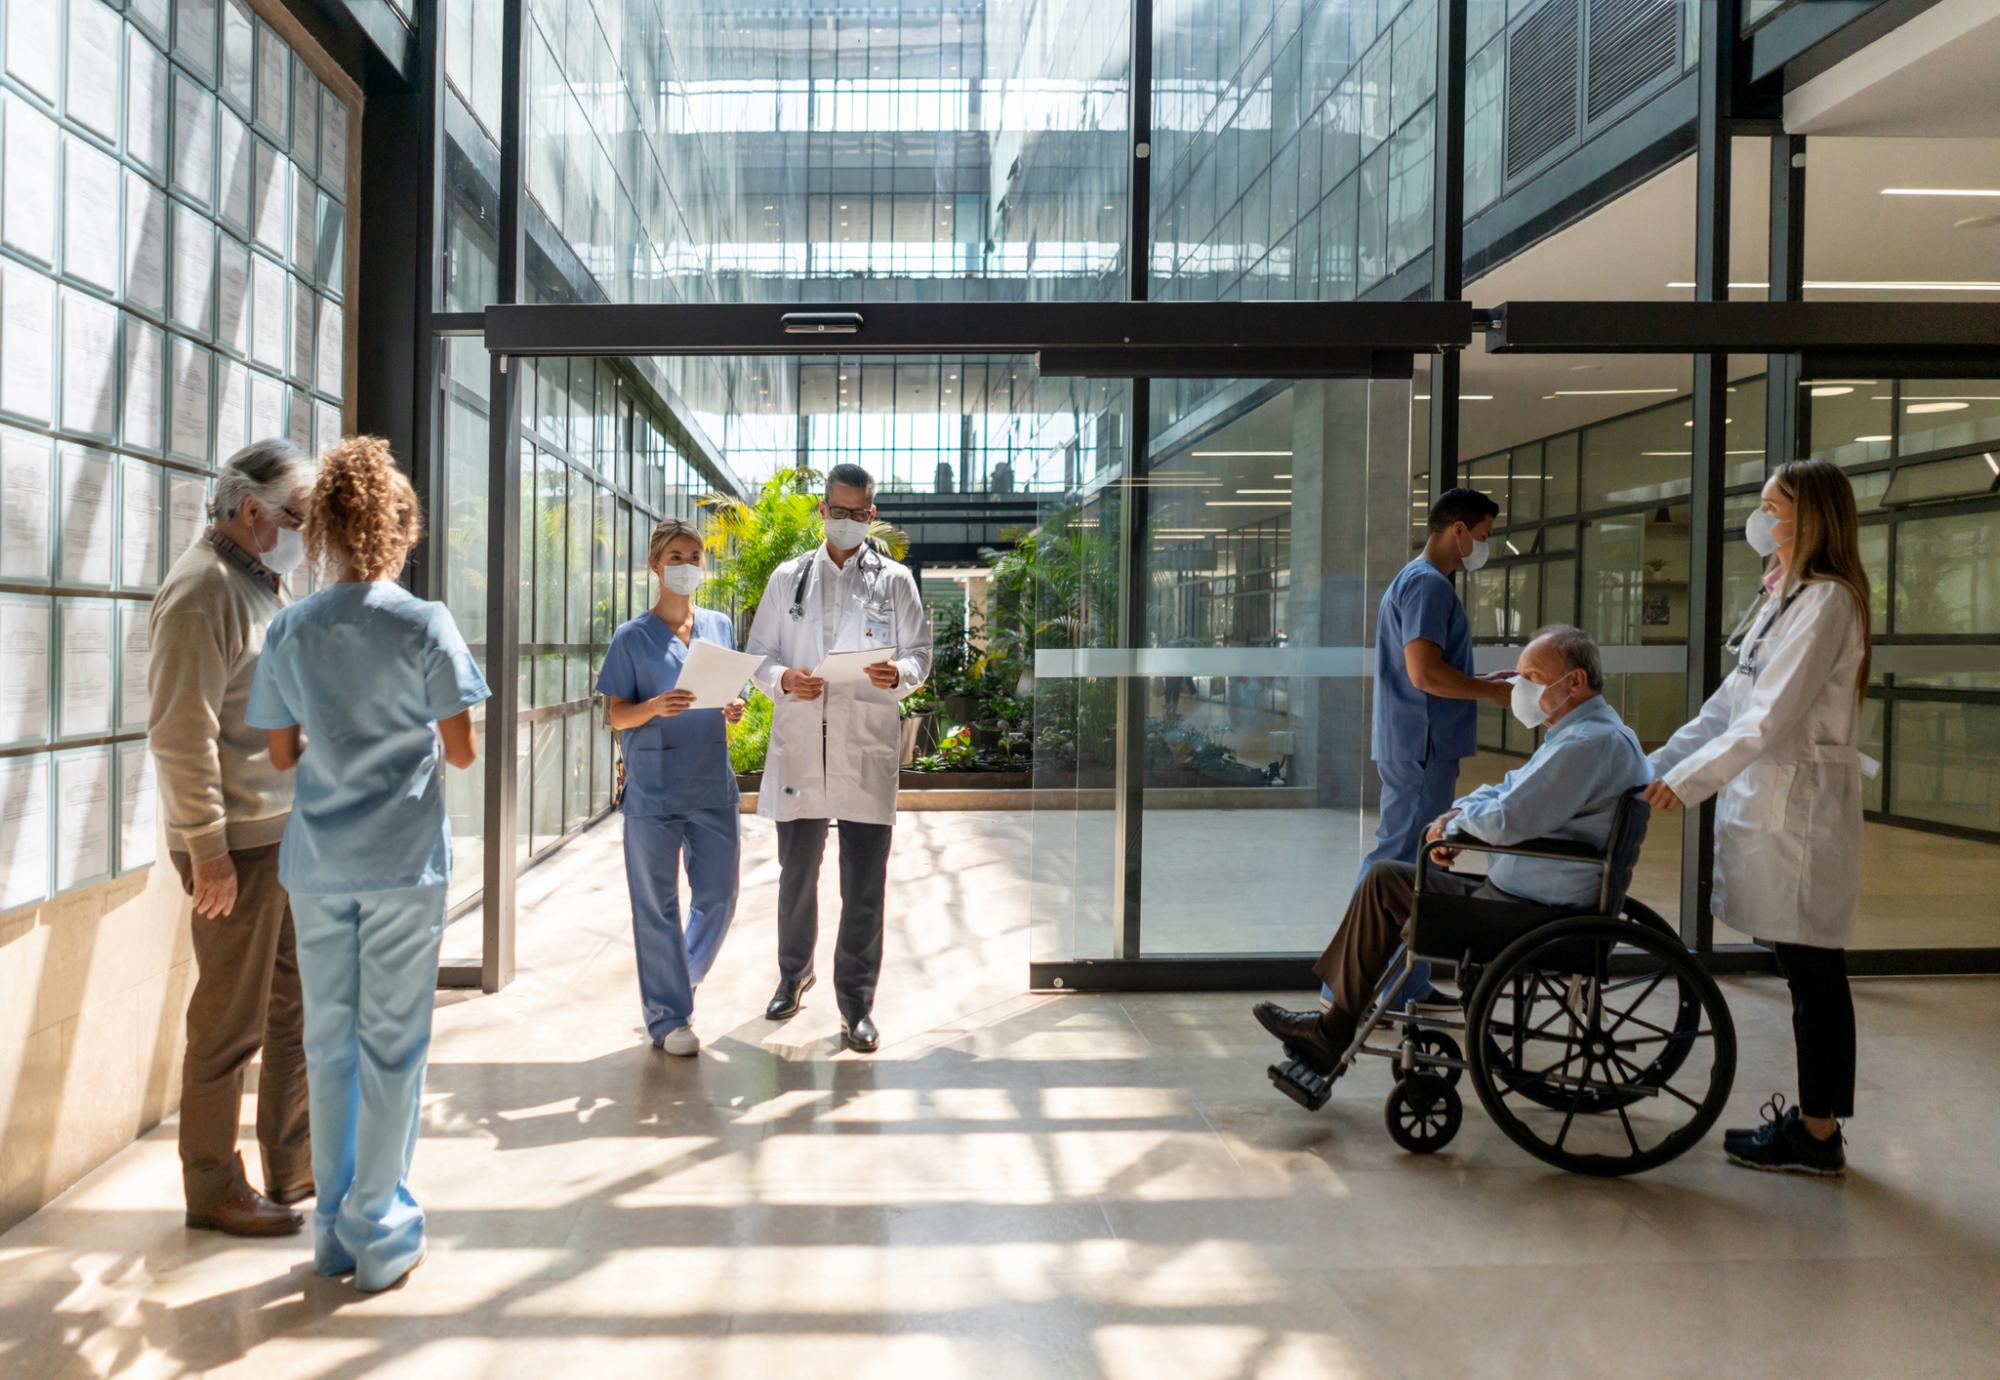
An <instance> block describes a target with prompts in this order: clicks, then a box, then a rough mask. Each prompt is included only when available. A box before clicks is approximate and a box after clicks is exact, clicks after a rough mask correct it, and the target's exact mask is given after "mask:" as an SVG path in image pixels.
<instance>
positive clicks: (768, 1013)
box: [764, 974, 819, 1021]
mask: <svg viewBox="0 0 2000 1380" xmlns="http://www.w3.org/2000/svg"><path fill="white" fill-rule="evenodd" d="M818 981H819V979H818V978H816V977H813V976H812V975H810V974H808V975H807V976H806V980H805V981H804V982H802V983H800V984H799V990H798V991H797V992H796V993H794V994H793V996H792V1004H791V1005H790V1006H788V1007H786V1008H785V1009H784V1010H782V1011H773V1010H772V1009H771V1008H770V1007H768V1006H767V1007H765V1008H764V1019H765V1020H767V1021H789V1020H790V1019H791V1018H792V1017H794V1016H796V1015H798V1014H799V1012H801V1011H803V1010H805V1005H806V1004H805V1003H804V1002H803V1001H801V1000H800V998H801V997H803V996H805V994H806V993H808V992H810V991H812V989H813V984H814V983H815V982H818Z"/></svg>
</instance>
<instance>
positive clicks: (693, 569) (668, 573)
mask: <svg viewBox="0 0 2000 1380" xmlns="http://www.w3.org/2000/svg"><path fill="white" fill-rule="evenodd" d="M707 578H708V577H707V576H706V575H704V574H703V573H702V569H701V567H700V566H698V565H663V566H661V567H660V583H661V584H663V585H665V586H666V587H667V588H668V589H670V590H672V591H673V592H674V593H676V594H679V595H683V596H687V595H692V594H693V593H694V592H695V591H696V590H698V589H700V588H701V582H702V581H703V580H705V579H707Z"/></svg>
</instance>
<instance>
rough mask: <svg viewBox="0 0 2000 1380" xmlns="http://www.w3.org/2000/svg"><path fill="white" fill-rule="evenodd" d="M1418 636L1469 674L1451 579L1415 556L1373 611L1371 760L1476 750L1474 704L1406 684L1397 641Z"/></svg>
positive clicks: (1461, 610)
mask: <svg viewBox="0 0 2000 1380" xmlns="http://www.w3.org/2000/svg"><path fill="white" fill-rule="evenodd" d="M1419 639H1422V640H1423V641H1426V642H1435V643H1437V645H1438V646H1439V647H1440V648H1442V649H1443V650H1444V659H1445V660H1446V661H1447V662H1448V663H1450V664H1451V665H1453V666H1456V667H1457V668H1458V669H1459V670H1461V671H1463V672H1465V673H1466V674H1467V675H1471V674H1472V623H1471V620H1470V619H1468V618H1467V617H1466V616H1465V606H1464V605H1463V604H1461V603H1459V602H1458V592H1457V591H1456V590H1454V589H1453V588H1452V587H1451V579H1450V577H1449V576H1447V575H1446V574H1445V573H1444V572H1443V571H1442V570H1439V569H1438V568H1437V567H1436V566H1434V565H1432V564H1431V563H1430V562H1429V561H1428V560H1427V559H1425V558H1424V557H1422V556H1419V557H1417V558H1416V559H1415V560H1413V561H1411V562H1410V563H1409V564H1408V565H1406V566H1404V567H1403V568H1402V570H1401V571H1399V572H1397V575H1396V578H1395V579H1393V580H1391V581H1390V582H1389V588H1388V589H1386V590H1385V591H1383V594H1382V607H1381V609H1380V611H1378V612H1377V614H1376V616H1375V724H1374V730H1375V731H1374V741H1373V743H1372V744H1371V751H1370V756H1371V757H1372V758H1373V759H1374V760H1375V761H1377V762H1428V761H1430V760H1431V758H1432V757H1433V756H1438V757H1443V758H1447V759H1451V760H1456V759H1458V758H1460V757H1470V756H1472V754H1473V753H1474V752H1475V751H1477V750H1478V747H1477V744H1478V735H1479V705H1478V703H1477V702H1476V701H1474V700H1446V699H1439V698H1438V697H1437V696H1435V695H1426V694H1425V693H1424V692H1423V691H1421V690H1419V689H1417V687H1416V686H1414V685H1412V684H1410V673H1409V670H1408V669H1407V668H1406V667H1405V666H1404V665H1403V648H1404V647H1405V646H1406V645H1407V644H1409V643H1411V642H1415V641H1418V640H1419Z"/></svg>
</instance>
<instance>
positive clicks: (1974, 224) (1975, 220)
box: [1951, 215, 2000, 230]
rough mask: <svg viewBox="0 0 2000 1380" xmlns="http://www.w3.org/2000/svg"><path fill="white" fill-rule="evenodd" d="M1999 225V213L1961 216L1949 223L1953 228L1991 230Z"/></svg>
mask: <svg viewBox="0 0 2000 1380" xmlns="http://www.w3.org/2000/svg"><path fill="white" fill-rule="evenodd" d="M1996 227H2000V215H1985V216H1962V217H1960V218H1959V219H1957V220H1955V221H1953V222H1952V223H1951V228H1952V229H1954V230H1992V229H1994V228H1996Z"/></svg>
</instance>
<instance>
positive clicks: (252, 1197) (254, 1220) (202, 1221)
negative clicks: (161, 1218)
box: [187, 1184, 306, 1236]
mask: <svg viewBox="0 0 2000 1380" xmlns="http://www.w3.org/2000/svg"><path fill="white" fill-rule="evenodd" d="M187 1224H188V1225H189V1226H190V1227H193V1228H194V1229H195V1230H197V1231H219V1232H222V1233H223V1234H224V1235H227V1236H296V1235H297V1234H298V1232H299V1231H300V1229H302V1228H303V1227H304V1226H305V1224H306V1219H305V1218H303V1217H301V1216H300V1215H299V1214H298V1213H296V1212H293V1211H292V1210H291V1209H290V1208H288V1207H284V1206H282V1205H280V1204H278V1203H274V1202H272V1201H271V1200H270V1199H269V1198H266V1197H265V1196H264V1195H263V1194H261V1193H259V1192H258V1191H257V1190H256V1189H254V1188H251V1187H250V1186H249V1185H247V1184H246V1185H244V1186H243V1187H241V1188H239V1189H237V1190H236V1192H234V1193H232V1194H230V1195H229V1197H227V1198H224V1199H223V1200H222V1201H221V1202H219V1203H216V1204H215V1205H213V1206H212V1207H210V1208H209V1209H208V1210H207V1211H205V1212H196V1211H194V1210H193V1209H189V1211H188V1215H187Z"/></svg>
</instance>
